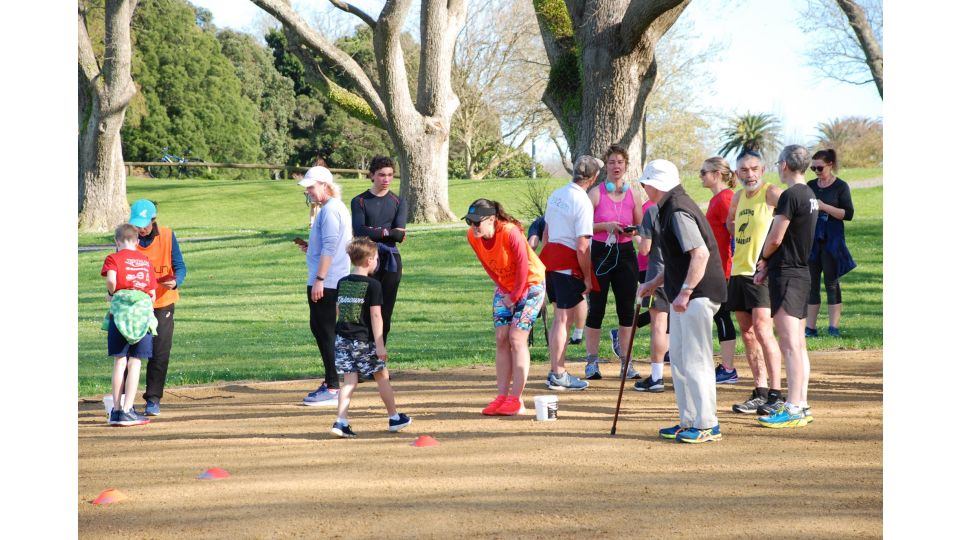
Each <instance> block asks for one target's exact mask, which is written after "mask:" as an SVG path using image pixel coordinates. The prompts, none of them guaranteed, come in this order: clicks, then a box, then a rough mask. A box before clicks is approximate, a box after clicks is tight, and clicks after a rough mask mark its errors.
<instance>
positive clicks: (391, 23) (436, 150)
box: [250, 0, 465, 222]
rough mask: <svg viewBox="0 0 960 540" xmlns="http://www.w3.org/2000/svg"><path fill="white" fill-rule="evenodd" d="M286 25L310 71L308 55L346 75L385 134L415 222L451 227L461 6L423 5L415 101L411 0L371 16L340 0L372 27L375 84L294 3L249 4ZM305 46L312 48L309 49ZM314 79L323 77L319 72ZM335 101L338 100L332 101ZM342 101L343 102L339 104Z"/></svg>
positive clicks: (459, 1)
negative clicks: (407, 50)
mask: <svg viewBox="0 0 960 540" xmlns="http://www.w3.org/2000/svg"><path fill="white" fill-rule="evenodd" d="M250 1H251V2H253V3H254V4H256V5H258V6H260V7H261V8H262V9H263V10H265V11H267V12H268V13H270V14H271V15H273V16H274V17H275V18H276V19H277V20H279V21H280V22H281V23H282V24H283V25H284V30H285V31H286V32H287V36H288V41H289V42H290V44H291V47H293V50H294V52H295V53H296V54H297V55H298V56H299V57H300V59H301V61H303V63H304V66H305V67H306V68H307V70H308V74H309V73H310V70H311V69H314V70H315V69H316V64H315V62H313V60H312V58H311V56H312V55H313V54H318V55H320V56H321V57H323V59H324V60H326V61H327V62H330V63H332V64H335V65H336V66H337V67H339V68H340V69H342V72H343V75H344V77H346V78H347V79H348V80H349V81H350V83H351V86H352V90H353V91H354V92H356V94H354V95H350V94H349V92H344V91H343V89H342V88H340V89H339V90H340V91H341V92H340V96H341V97H342V96H343V95H344V94H347V95H349V96H350V97H351V98H353V99H354V101H352V102H351V104H352V106H353V107H357V104H356V101H357V100H356V99H355V98H357V97H359V98H361V99H362V100H363V102H364V104H365V105H366V107H368V109H367V111H365V112H367V113H368V116H370V117H371V118H372V117H376V119H377V120H379V123H380V124H381V125H382V126H383V127H384V128H385V129H386V131H387V133H388V134H389V135H390V139H391V141H392V142H393V145H394V148H395V149H396V152H397V155H398V156H399V161H400V172H401V176H400V192H401V195H402V196H403V197H405V198H406V199H407V204H408V209H409V216H408V220H409V221H411V222H436V221H447V220H449V219H453V218H454V217H455V216H454V214H453V213H452V212H451V211H450V209H449V203H448V198H447V159H448V156H449V153H450V146H449V141H450V123H451V119H452V118H453V113H454V111H456V109H457V106H458V105H459V100H458V98H457V95H456V93H455V92H453V90H452V88H451V84H450V68H451V66H452V63H453V48H454V45H455V44H456V38H457V34H459V33H460V29H461V28H463V24H464V20H465V10H464V1H463V0H422V1H421V5H420V40H421V47H420V72H419V75H418V77H419V78H418V82H417V100H416V103H414V101H413V98H412V96H411V95H410V87H409V85H408V79H407V70H406V65H405V64H404V58H403V51H402V50H401V48H400V38H401V33H402V32H403V25H404V22H405V20H406V16H407V12H408V11H409V9H410V5H411V0H387V2H386V3H385V4H384V6H383V10H382V11H381V12H380V15H379V17H377V18H374V17H371V16H370V15H368V14H366V13H364V12H363V11H362V10H360V9H359V8H357V7H355V6H353V5H351V4H348V3H346V2H345V1H343V0H331V3H332V4H333V5H334V6H336V7H337V8H339V9H341V10H343V11H345V12H348V13H351V14H353V15H356V16H357V17H358V18H360V20H362V21H363V22H364V23H366V24H367V25H368V26H370V28H371V29H373V47H374V55H375V57H376V62H377V75H378V77H379V80H378V81H377V82H378V84H374V83H373V81H371V80H370V78H369V77H368V76H367V75H366V74H365V73H364V71H363V69H362V68H361V67H360V66H359V64H357V62H356V61H354V60H353V58H351V57H350V56H349V55H347V54H346V53H344V52H343V51H342V50H340V49H338V48H337V47H336V46H334V45H333V44H332V43H330V42H329V41H328V40H327V39H326V38H324V37H323V36H322V35H320V34H319V33H318V32H316V31H315V30H313V29H312V28H310V26H309V25H308V24H307V23H306V22H305V21H304V20H303V19H302V18H301V17H300V16H299V15H297V14H296V12H294V11H293V9H292V8H291V7H290V3H289V0H250ZM303 47H306V48H307V49H309V50H306V49H304V48H303ZM314 75H316V76H317V77H323V75H322V74H320V73H315V74H314ZM331 98H334V101H337V95H332V94H331ZM338 103H339V102H338Z"/></svg>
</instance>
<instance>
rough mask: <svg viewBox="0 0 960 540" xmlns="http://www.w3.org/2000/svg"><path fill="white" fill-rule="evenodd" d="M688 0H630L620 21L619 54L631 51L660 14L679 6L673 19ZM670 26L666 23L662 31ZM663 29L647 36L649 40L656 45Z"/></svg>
mask: <svg viewBox="0 0 960 540" xmlns="http://www.w3.org/2000/svg"><path fill="white" fill-rule="evenodd" d="M689 2H690V0H630V5H629V6H627V12H626V13H624V15H623V22H621V23H620V40H621V47H620V51H621V54H629V53H630V52H633V50H634V49H636V48H637V46H638V45H640V42H641V40H643V37H644V35H645V34H646V33H647V30H648V29H650V28H651V26H653V25H654V22H655V21H656V20H657V19H659V18H660V16H661V15H663V14H665V13H667V12H668V11H670V10H673V9H675V8H678V7H679V8H680V9H679V11H678V12H677V13H676V16H675V17H673V20H674V21H675V20H676V18H677V17H679V16H680V12H682V11H683V9H684V8H685V7H686V5H687V4H688V3H689ZM660 26H663V25H660ZM670 26H671V25H670V24H668V25H666V26H665V28H664V30H663V31H666V30H667V29H669V28H670ZM663 31H661V32H660V33H659V35H651V36H648V38H649V40H650V41H651V42H652V43H653V44H654V45H656V42H657V41H658V40H659V39H660V36H661V35H663Z"/></svg>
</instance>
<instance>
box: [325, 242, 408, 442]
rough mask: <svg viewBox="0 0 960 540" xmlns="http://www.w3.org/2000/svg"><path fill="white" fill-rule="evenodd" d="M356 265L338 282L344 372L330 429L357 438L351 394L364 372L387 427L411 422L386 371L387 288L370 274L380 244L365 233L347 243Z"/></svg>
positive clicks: (338, 348) (339, 356)
mask: <svg viewBox="0 0 960 540" xmlns="http://www.w3.org/2000/svg"><path fill="white" fill-rule="evenodd" d="M347 255H349V256H350V263H351V264H352V265H353V268H351V273H350V275H348V276H346V277H344V278H343V279H341V280H340V282H339V283H338V284H337V326H336V332H337V340H336V345H335V348H336V362H337V371H339V372H340V373H343V387H342V388H341V390H340V396H339V398H338V403H337V421H336V422H335V423H334V424H333V428H331V429H330V433H333V434H334V435H336V436H337V437H342V438H351V437H356V433H354V432H353V430H352V429H351V427H350V421H349V420H348V419H347V410H348V409H349V408H350V396H351V395H352V394H353V391H354V389H356V387H357V381H358V378H359V376H360V375H363V376H364V377H369V376H370V375H373V378H374V380H375V381H377V390H378V391H379V392H380V399H382V400H383V404H384V405H386V407H387V414H388V415H389V419H388V424H387V429H389V430H390V431H394V432H395V431H400V430H401V429H403V428H405V427H407V426H409V425H410V422H412V420H411V419H410V417H408V416H407V415H405V414H403V413H398V412H397V406H396V402H395V401H394V397H393V388H392V387H391V386H390V376H389V373H388V372H387V348H386V346H385V345H384V342H383V313H382V306H383V289H382V288H381V286H380V282H378V281H377V280H375V279H373V278H371V277H369V276H370V274H372V273H373V271H374V270H376V268H377V244H375V243H374V242H373V241H371V240H370V239H369V238H366V237H361V236H358V237H354V238H353V240H351V241H350V243H349V244H348V245H347Z"/></svg>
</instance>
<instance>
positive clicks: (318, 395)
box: [303, 383, 340, 407]
mask: <svg viewBox="0 0 960 540" xmlns="http://www.w3.org/2000/svg"><path fill="white" fill-rule="evenodd" d="M339 392H340V391H339V390H337V389H331V388H330V387H328V386H327V383H323V384H321V385H320V386H319V387H318V388H317V389H316V390H314V391H313V392H310V393H309V394H307V397H305V398H303V404H304V405H307V406H309V407H331V406H336V405H337V398H338V397H339Z"/></svg>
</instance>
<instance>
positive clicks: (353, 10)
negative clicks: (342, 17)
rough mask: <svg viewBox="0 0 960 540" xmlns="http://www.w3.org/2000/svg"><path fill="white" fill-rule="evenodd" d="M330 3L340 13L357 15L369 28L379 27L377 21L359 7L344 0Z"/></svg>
mask: <svg viewBox="0 0 960 540" xmlns="http://www.w3.org/2000/svg"><path fill="white" fill-rule="evenodd" d="M330 3H331V4H333V6H334V7H335V8H337V9H339V10H340V11H345V12H347V13H349V14H351V15H356V16H357V17H359V18H360V20H362V21H363V22H365V23H367V26H369V27H370V28H376V27H377V21H376V20H375V19H374V18H373V17H371V16H370V15H368V14H367V13H366V12H365V11H363V10H362V9H360V8H358V7H357V6H354V5H353V4H348V3H346V2H344V1H343V0H330Z"/></svg>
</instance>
